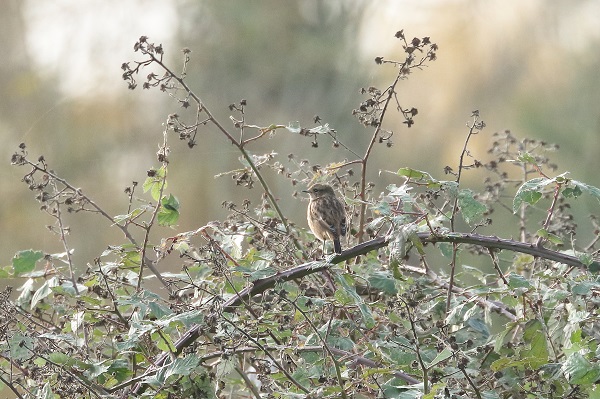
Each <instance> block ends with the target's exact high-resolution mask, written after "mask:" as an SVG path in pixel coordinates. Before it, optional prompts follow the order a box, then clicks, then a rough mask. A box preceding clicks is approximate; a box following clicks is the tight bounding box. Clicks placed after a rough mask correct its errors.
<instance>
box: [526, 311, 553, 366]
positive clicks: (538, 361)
mask: <svg viewBox="0 0 600 399" xmlns="http://www.w3.org/2000/svg"><path fill="white" fill-rule="evenodd" d="M523 341H525V342H526V343H529V349H526V350H524V351H523V352H522V356H523V358H524V359H526V360H527V361H528V363H529V365H530V367H531V368H532V369H534V370H537V369H538V368H540V367H541V366H543V365H544V364H546V363H548V343H547V342H546V336H545V334H544V330H543V326H542V323H541V322H540V321H539V320H530V321H528V322H527V323H526V324H525V331H524V332H523Z"/></svg>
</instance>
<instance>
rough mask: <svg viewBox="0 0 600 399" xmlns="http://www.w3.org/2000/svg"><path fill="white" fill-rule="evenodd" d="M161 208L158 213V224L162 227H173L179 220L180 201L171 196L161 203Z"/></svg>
mask: <svg viewBox="0 0 600 399" xmlns="http://www.w3.org/2000/svg"><path fill="white" fill-rule="evenodd" d="M160 203H161V205H162V206H161V208H160V210H159V211H158V215H157V219H158V224H159V225H161V226H167V227H168V226H173V225H174V224H176V223H177V221H178V220H179V200H178V199H177V198H176V197H175V196H174V195H173V194H170V195H169V196H168V197H163V199H162V200H161V201H160Z"/></svg>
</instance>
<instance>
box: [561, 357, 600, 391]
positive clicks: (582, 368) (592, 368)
mask: <svg viewBox="0 0 600 399" xmlns="http://www.w3.org/2000/svg"><path fill="white" fill-rule="evenodd" d="M562 369H563V371H564V372H565V374H567V376H568V380H569V384H577V385H587V384H593V383H595V382H596V381H598V379H599V378H600V368H599V367H598V365H597V364H592V363H590V362H589V361H588V360H587V359H586V358H585V357H583V355H582V354H581V353H579V352H575V353H573V354H571V355H570V356H569V357H567V360H566V361H565V363H564V364H563V366H562Z"/></svg>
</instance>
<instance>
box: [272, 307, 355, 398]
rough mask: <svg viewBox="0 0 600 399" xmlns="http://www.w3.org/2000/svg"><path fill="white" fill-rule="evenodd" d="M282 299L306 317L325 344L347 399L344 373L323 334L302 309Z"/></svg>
mask: <svg viewBox="0 0 600 399" xmlns="http://www.w3.org/2000/svg"><path fill="white" fill-rule="evenodd" d="M280 297H281V298H282V299H283V300H284V301H286V302H287V303H289V304H290V305H292V306H293V307H294V308H295V309H296V311H298V312H300V313H301V314H302V316H304V320H306V321H307V322H308V324H309V325H310V327H311V328H312V329H313V331H314V333H315V334H316V335H317V337H319V340H320V341H321V343H322V344H323V348H325V351H326V352H327V353H328V354H329V357H331V361H332V362H333V367H334V368H335V373H336V377H337V380H338V385H339V386H340V389H341V394H342V398H343V399H346V398H347V395H346V389H344V379H343V378H342V371H341V369H340V363H339V362H338V361H337V359H336V358H335V356H334V354H333V352H331V350H330V349H329V345H328V344H327V341H326V340H325V339H324V338H323V337H322V336H321V334H319V330H318V329H317V327H316V326H315V325H314V324H313V322H312V320H311V319H310V318H309V317H308V315H307V314H306V312H304V311H303V310H302V309H300V307H299V306H298V305H297V304H296V303H295V302H293V301H290V300H289V299H287V298H286V297H284V296H280Z"/></svg>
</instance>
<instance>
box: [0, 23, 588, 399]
mask: <svg viewBox="0 0 600 399" xmlns="http://www.w3.org/2000/svg"><path fill="white" fill-rule="evenodd" d="M395 36H396V38H395V40H397V41H398V47H399V48H400V49H402V50H403V54H404V55H403V57H404V58H403V59H401V60H391V59H387V58H384V57H378V58H376V59H375V62H376V64H378V65H381V66H382V67H386V68H394V70H395V71H396V75H395V78H394V79H393V81H391V82H390V84H389V85H388V86H387V87H383V88H377V87H367V88H364V89H363V90H362V92H361V93H360V95H361V98H362V99H361V100H357V103H359V104H358V106H357V108H356V109H355V110H353V111H352V113H353V115H355V117H356V118H357V120H358V121H359V122H360V123H361V124H362V125H363V126H364V129H367V131H370V132H371V136H370V137H371V138H370V141H369V142H368V145H367V146H366V147H365V148H363V149H357V148H355V146H354V145H352V144H351V143H348V142H346V141H345V139H344V137H342V136H341V135H338V134H337V132H336V131H335V129H334V128H333V127H331V126H329V125H328V124H327V123H324V122H322V121H320V119H319V118H318V117H316V118H315V126H312V127H305V126H299V125H298V124H294V123H290V124H287V123H285V124H278V123H273V124H270V125H267V126H261V125H259V124H256V122H255V121H249V120H247V118H246V109H247V107H249V106H250V105H249V104H247V102H246V101H245V100H240V101H239V102H238V103H236V104H231V105H230V106H229V109H230V111H231V118H230V119H231V120H230V121H220V120H217V119H215V117H213V114H212V113H211V110H210V109H211V108H209V105H208V104H204V103H203V102H202V99H201V95H199V94H197V93H196V92H194V90H193V89H192V88H190V87H188V86H187V84H186V69H187V66H188V63H189V62H193V60H192V58H191V54H190V52H189V51H188V50H184V51H183V64H182V69H181V72H176V71H175V70H174V69H173V68H172V67H171V66H170V65H167V64H166V63H165V62H163V54H164V49H163V48H162V46H161V45H157V44H154V43H152V42H150V41H149V39H148V38H147V37H141V38H140V39H139V41H138V42H137V43H136V44H135V47H134V50H135V51H136V52H137V53H139V54H141V56H142V59H141V60H138V61H132V62H127V63H124V64H123V65H122V69H123V78H124V80H125V81H126V82H127V84H128V86H129V88H130V89H135V88H137V87H138V86H139V85H140V83H141V86H142V87H143V88H144V89H159V90H160V91H162V92H165V93H167V94H169V95H170V96H171V97H172V98H173V99H175V101H177V102H178V103H179V105H180V106H181V113H180V114H171V115H168V116H167V117H166V121H165V123H164V131H163V136H162V138H161V139H160V143H159V144H160V145H159V151H158V152H157V154H156V161H155V162H156V163H155V164H154V165H153V166H152V167H151V168H150V169H149V170H148V174H147V176H146V177H145V181H144V182H143V184H141V185H139V184H137V183H135V182H134V183H132V184H131V185H130V186H129V187H127V188H126V190H125V197H124V198H125V199H127V206H126V207H125V209H124V210H123V212H122V214H120V215H116V216H115V215H110V214H109V213H107V212H106V211H105V210H104V208H103V207H102V205H101V204H98V203H97V202H95V201H94V200H93V199H92V198H90V197H89V196H88V195H87V194H86V191H85V188H77V187H75V186H73V185H72V184H71V183H70V182H69V181H67V180H66V179H64V178H62V177H61V174H60V171H53V170H52V168H51V166H50V165H51V163H50V161H49V160H48V161H47V160H45V159H44V157H43V156H39V157H35V156H31V155H30V154H29V153H28V151H27V147H26V145H25V144H22V145H21V146H20V148H19V150H18V151H17V152H15V154H14V155H13V157H12V164H13V165H17V166H19V167H23V168H24V169H26V170H27V172H26V174H25V175H24V178H23V182H24V183H25V184H26V185H27V186H28V188H29V189H30V190H31V191H32V193H34V195H35V196H36V198H37V200H38V201H39V202H40V204H41V210H42V211H43V212H44V213H45V214H47V215H49V217H50V218H51V219H52V220H53V224H52V225H51V226H50V227H49V228H50V230H51V231H52V233H55V234H56V235H57V237H58V239H59V240H60V241H61V243H62V244H63V245H64V252H62V253H58V254H47V253H44V252H43V251H42V250H26V251H20V252H18V253H17V254H16V255H15V257H14V259H13V262H12V265H11V266H9V267H6V268H4V269H3V270H2V274H3V276H4V277H20V278H25V283H24V284H23V285H22V286H21V287H19V295H18V298H17V299H16V300H11V290H10V289H7V290H6V292H4V293H3V294H2V300H1V302H0V303H1V307H0V308H1V309H2V329H1V330H0V331H1V334H2V335H1V337H0V343H1V345H2V352H1V356H0V362H1V368H0V380H1V382H2V383H3V384H4V385H5V390H6V389H10V390H12V392H13V393H14V395H16V396H17V397H19V398H34V397H36V398H50V397H82V398H101V397H102V398H134V397H156V398H189V397H197V398H230V397H231V398H280V397H281V398H290V397H298V398H421V397H423V398H434V397H438V398H461V397H462V398H467V397H468V398H520V397H557V398H558V397H561V398H567V397H568V398H579V397H581V398H583V397H599V396H600V392H599V391H600V390H599V389H597V386H596V385H595V383H596V382H597V381H598V380H599V379H600V349H599V348H598V341H599V339H600V334H599V333H598V331H600V330H599V329H598V325H599V324H598V305H599V303H600V301H599V294H600V282H599V281H598V277H597V274H596V273H597V272H598V269H599V264H598V263H597V262H596V259H597V255H598V237H599V235H598V229H597V228H596V226H597V225H596V222H597V221H596V219H595V218H594V217H593V216H592V217H591V218H590V222H591V223H592V224H593V225H594V226H595V232H594V236H592V237H578V241H577V244H578V245H575V240H574V236H575V234H576V232H577V229H578V226H577V225H575V223H574V222H573V218H572V217H571V215H570V204H571V203H572V200H573V199H574V198H577V197H579V196H581V195H591V196H593V197H595V198H596V199H599V200H600V190H599V189H597V188H596V187H594V186H591V185H588V184H585V183H583V182H580V181H577V180H574V179H572V178H570V177H569V176H568V175H567V174H566V173H560V174H558V173H557V171H556V167H554V166H553V165H552V164H551V161H550V159H549V158H548V155H549V151H551V150H555V149H556V148H555V146H553V145H551V144H548V143H545V142H542V141H539V140H531V139H519V138H517V137H515V136H514V135H513V134H511V132H509V131H503V132H497V133H494V134H493V135H494V141H493V144H492V146H491V148H490V149H489V154H488V157H491V158H492V160H491V161H487V162H482V161H480V160H478V159H480V158H481V157H480V156H479V157H478V155H477V154H473V153H472V152H471V151H470V147H469V146H470V144H471V142H472V140H475V139H477V138H478V135H479V134H480V133H481V132H482V130H484V128H485V123H484V122H483V120H482V119H481V117H480V115H479V112H477V111H475V112H473V114H472V115H471V119H470V121H469V122H468V124H467V129H466V132H465V140H464V146H463V149H462V151H461V153H459V154H457V163H456V165H454V166H448V167H446V169H445V170H444V171H443V172H444V173H438V172H437V171H432V172H430V173H428V172H425V171H419V170H415V169H412V168H409V167H407V166H406V165H395V164H394V163H393V162H390V169H393V172H391V173H392V174H393V175H395V176H396V179H397V183H396V184H393V185H390V186H388V187H387V188H385V190H383V191H382V190H381V189H379V188H378V189H377V190H376V189H375V188H374V187H376V185H374V184H372V183H371V182H369V181H368V178H367V177H368V176H369V174H368V173H367V172H368V167H369V160H370V159H371V157H372V156H373V153H374V152H375V151H387V147H390V146H391V145H392V138H393V136H394V134H397V133H396V131H398V130H406V129H408V128H410V127H411V126H412V125H413V124H414V123H415V121H416V120H417V119H418V117H417V114H418V111H417V109H415V108H412V107H407V106H405V105H404V104H403V103H404V102H405V101H406V99H400V98H399V95H398V90H397V87H398V85H400V84H401V83H402V81H403V80H405V79H407V78H409V77H410V76H411V74H412V73H413V72H416V71H418V70H421V69H423V68H424V67H425V66H426V65H427V64H429V63H430V62H432V61H434V60H435V58H436V52H437V46H436V44H434V43H433V42H431V41H430V39H429V38H428V37H424V38H413V39H407V36H405V34H404V32H403V31H399V32H397V33H396V35H395ZM148 71H150V72H148ZM138 81H140V83H138ZM393 112H397V113H399V114H400V115H401V116H402V117H403V118H404V126H389V123H386V118H387V115H388V114H389V113H393ZM207 126H211V127H212V130H213V131H214V130H215V128H216V131H217V132H218V133H219V134H222V135H223V136H224V137H225V138H226V139H227V141H228V142H229V143H230V144H231V145H233V146H234V147H235V148H236V149H237V151H239V154H240V161H241V164H242V166H241V167H237V168H234V169H233V168H232V170H230V171H223V175H227V176H231V177H233V179H232V180H231V181H232V184H237V185H243V186H246V187H248V189H251V190H259V191H260V192H261V193H262V198H261V201H260V202H259V203H251V202H249V201H244V202H242V203H237V202H236V201H235V200H233V199H230V200H227V201H225V202H224V206H225V207H226V208H227V209H228V211H229V216H228V217H227V218H226V219H225V220H220V221H213V222H211V223H208V224H207V225H205V226H199V227H198V228H197V229H195V230H193V231H185V232H178V233H177V234H175V235H173V229H172V228H173V227H175V228H176V226H177V222H178V219H179V217H180V213H179V206H180V204H179V201H178V199H177V196H176V193H177V191H178V190H182V189H184V188H181V187H171V186H168V185H167V181H168V177H169V161H170V157H171V154H170V146H174V145H181V144H180V143H178V142H177V139H179V140H182V141H183V142H185V143H187V145H188V146H189V148H190V150H191V151H194V149H195V146H196V144H197V141H198V138H197V134H198V133H199V132H202V131H203V130H207ZM204 133H205V132H203V134H204ZM275 134H286V135H290V136H292V137H293V139H294V140H311V142H312V145H313V146H319V145H333V146H334V147H338V148H339V149H341V150H342V151H338V152H337V153H343V154H344V156H346V157H348V158H347V159H332V160H331V163H330V164H327V165H317V164H313V162H311V161H310V157H309V155H306V156H304V157H303V158H301V159H300V158H298V157H297V156H292V155H290V156H289V157H287V158H286V159H281V158H280V157H279V156H278V155H276V153H275V151H274V152H272V153H266V154H255V153H253V152H252V148H253V145H254V144H255V142H258V141H261V140H263V139H265V138H267V137H269V136H271V135H275ZM400 134H402V133H400ZM490 135H491V133H490ZM36 158H37V159H36ZM474 169H477V170H478V171H479V172H484V173H485V174H486V176H487V177H486V179H485V186H484V189H483V190H480V192H476V191H475V190H474V189H471V188H469V187H465V184H464V183H463V180H464V176H465V174H467V173H470V172H471V171H472V170H474ZM439 174H441V175H443V176H445V177H446V178H447V179H446V180H440V179H437V178H435V177H434V176H435V175H439ZM220 178H221V179H223V177H220ZM277 178H280V179H282V180H283V181H287V182H289V184H290V187H291V189H292V190H296V191H300V190H301V189H304V188H305V187H306V186H308V185H310V184H311V183H315V182H327V183H329V184H332V185H333V186H334V187H335V188H336V190H337V191H338V192H339V195H340V196H341V197H343V198H344V199H345V202H346V205H347V214H348V221H349V225H350V227H351V228H350V233H351V234H348V237H347V241H346V242H344V247H345V248H346V250H345V251H344V252H343V253H342V254H340V255H328V254H324V253H322V249H321V246H320V244H318V243H316V242H315V239H314V237H313V236H312V234H311V233H310V232H309V231H307V229H306V227H305V224H304V223H303V224H300V225H297V224H295V223H292V221H290V220H289V219H288V218H287V217H286V215H285V214H284V213H283V212H282V210H281V208H280V206H279V204H278V202H277V200H276V198H278V196H280V194H279V193H275V192H273V190H272V189H271V188H270V187H269V184H268V182H269V181H273V180H274V179H277ZM540 209H542V210H544V212H543V213H542V214H543V217H542V218H540V219H539V220H537V219H536V215H539V214H540V213H539V212H537V211H539V210H540ZM88 213H90V214H91V215H87V214H88ZM66 214H78V215H77V217H95V218H99V219H104V220H105V221H106V222H107V223H106V225H107V226H110V228H113V229H119V230H120V231H121V232H122V233H123V237H124V239H123V242H120V243H111V244H110V245H108V246H107V248H106V250H105V251H104V252H103V253H102V254H99V255H98V257H97V258H95V259H91V260H90V261H89V263H88V265H87V269H86V270H82V269H83V268H82V267H81V266H80V265H76V264H74V262H73V260H72V258H71V254H72V249H73V248H71V246H70V245H69V234H84V233H85V234H88V235H93V234H94V232H77V231H75V232H71V231H70V229H69V227H68V225H67V224H66V221H65V215H66ZM494 218H513V220H514V222H515V225H516V226H518V234H519V237H518V240H514V239H509V238H508V237H497V236H487V235H480V234H479V233H478V230H479V229H480V228H481V227H482V226H488V228H489V226H490V225H491V224H492V222H493V220H494ZM492 226H493V225H492ZM165 227H169V228H165ZM151 232H152V233H153V234H152V236H155V235H156V234H160V236H161V237H162V239H161V240H160V241H158V242H155V241H153V240H152V239H151ZM157 232H158V233H157ZM167 258H170V259H175V260H176V262H178V263H179V264H180V269H179V270H178V271H177V272H169V273H166V272H164V271H161V267H160V266H161V263H163V262H164V261H165V260H166V259H167ZM466 258H469V259H473V258H475V259H478V260H479V263H481V264H482V265H486V264H487V266H489V268H487V269H486V267H477V268H476V267H472V266H469V265H468V264H466V263H465V262H464V261H463V259H466ZM154 281H158V282H159V284H160V289H159V290H155V291H153V290H152V289H151V288H150V287H152V284H149V283H152V282H154Z"/></svg>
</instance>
